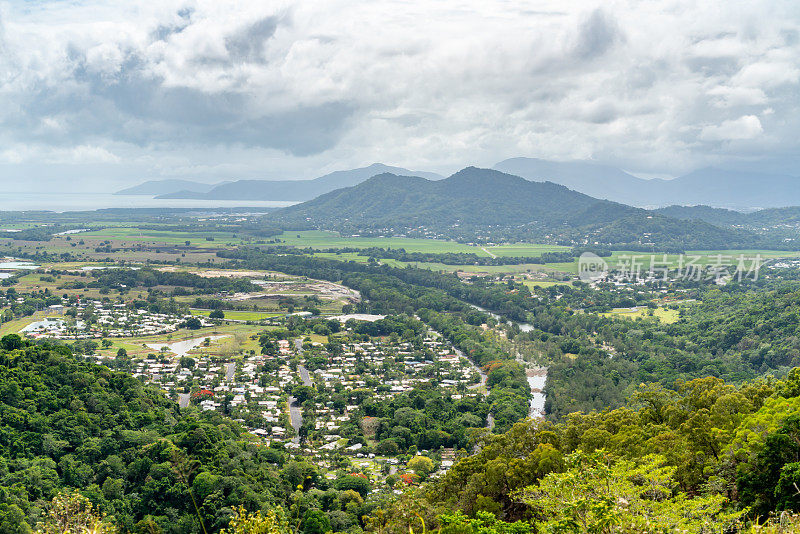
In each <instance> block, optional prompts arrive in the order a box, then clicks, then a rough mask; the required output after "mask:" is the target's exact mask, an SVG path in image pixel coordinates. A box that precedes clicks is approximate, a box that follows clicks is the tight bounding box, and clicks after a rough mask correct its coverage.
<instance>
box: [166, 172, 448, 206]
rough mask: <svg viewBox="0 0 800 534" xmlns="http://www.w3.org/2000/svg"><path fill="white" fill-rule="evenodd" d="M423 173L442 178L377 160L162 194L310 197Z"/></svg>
mask: <svg viewBox="0 0 800 534" xmlns="http://www.w3.org/2000/svg"><path fill="white" fill-rule="evenodd" d="M387 172H389V173H395V174H404V175H410V176H420V177H423V178H428V179H431V180H439V179H441V178H442V176H441V175H438V174H436V173H432V172H423V171H409V170H407V169H403V168H400V167H391V166H388V165H383V164H382V163H374V164H372V165H370V166H369V167H362V168H359V169H351V170H346V171H336V172H332V173H330V174H326V175H325V176H321V177H319V178H315V179H313V180H237V181H235V182H230V183H227V184H225V185H220V186H219V187H215V188H213V189H211V190H210V191H207V192H205V193H195V192H192V191H191V190H190V191H179V192H174V191H173V192H170V193H167V194H162V195H160V196H159V197H158V198H201V199H209V200H297V201H303V200H310V199H312V198H315V197H317V196H319V195H322V194H324V193H328V192H330V191H333V190H335V189H340V188H342V187H350V186H353V185H356V184H360V183H361V182H363V181H364V180H367V179H368V178H371V177H373V176H375V175H376V174H382V173H387Z"/></svg>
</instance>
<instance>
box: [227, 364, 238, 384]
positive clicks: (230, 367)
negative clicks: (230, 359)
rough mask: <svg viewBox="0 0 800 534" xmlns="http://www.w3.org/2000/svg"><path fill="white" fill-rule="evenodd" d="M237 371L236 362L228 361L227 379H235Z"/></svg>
mask: <svg viewBox="0 0 800 534" xmlns="http://www.w3.org/2000/svg"><path fill="white" fill-rule="evenodd" d="M235 372H236V364H235V363H226V364H225V381H226V382H230V381H232V380H233V374H234V373H235Z"/></svg>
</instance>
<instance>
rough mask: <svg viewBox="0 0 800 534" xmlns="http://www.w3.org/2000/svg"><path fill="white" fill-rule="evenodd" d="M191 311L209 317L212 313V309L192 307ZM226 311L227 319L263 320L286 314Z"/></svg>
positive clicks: (193, 313)
mask: <svg viewBox="0 0 800 534" xmlns="http://www.w3.org/2000/svg"><path fill="white" fill-rule="evenodd" d="M190 311H191V312H192V315H200V316H203V317H208V315H209V314H210V313H211V310H197V309H192V310H190ZM224 313H225V319H233V320H236V321H261V320H263V319H269V318H271V317H279V316H282V315H284V314H283V313H271V312H254V311H239V310H224Z"/></svg>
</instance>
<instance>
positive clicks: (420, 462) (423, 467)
mask: <svg viewBox="0 0 800 534" xmlns="http://www.w3.org/2000/svg"><path fill="white" fill-rule="evenodd" d="M406 467H408V468H409V469H411V470H412V471H414V473H415V474H417V475H419V477H420V478H421V479H423V480H424V479H425V477H427V476H428V475H429V474H430V473H431V471H433V468H434V463H433V460H431V459H430V458H428V457H427V456H414V457H413V458H412V459H410V460H409V461H408V463H407V464H406Z"/></svg>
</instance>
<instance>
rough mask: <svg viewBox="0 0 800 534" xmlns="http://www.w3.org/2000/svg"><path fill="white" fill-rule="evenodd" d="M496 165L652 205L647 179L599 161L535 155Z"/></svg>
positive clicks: (529, 176) (527, 176) (541, 179)
mask: <svg viewBox="0 0 800 534" xmlns="http://www.w3.org/2000/svg"><path fill="white" fill-rule="evenodd" d="M493 168H494V169H496V170H498V171H502V172H506V173H508V174H514V175H516V176H522V177H523V178H525V179H526V180H531V181H534V182H546V181H549V182H553V183H556V184H561V185H564V186H566V187H568V188H570V189H572V190H575V191H580V192H581V193H584V194H587V195H590V196H593V197H595V198H602V199H606V200H613V201H615V202H623V203H628V204H633V205H637V206H648V205H653V204H655V203H653V202H642V200H651V199H649V198H648V197H647V187H648V181H647V180H643V179H641V178H637V177H636V176H633V175H632V174H628V173H627V172H625V171H623V170H621V169H617V168H616V167H610V166H607V165H599V164H596V163H588V162H583V161H567V162H559V161H547V160H543V159H536V158H511V159H507V160H504V161H501V162H500V163H498V164H496V165H495V166H494V167H493Z"/></svg>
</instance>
